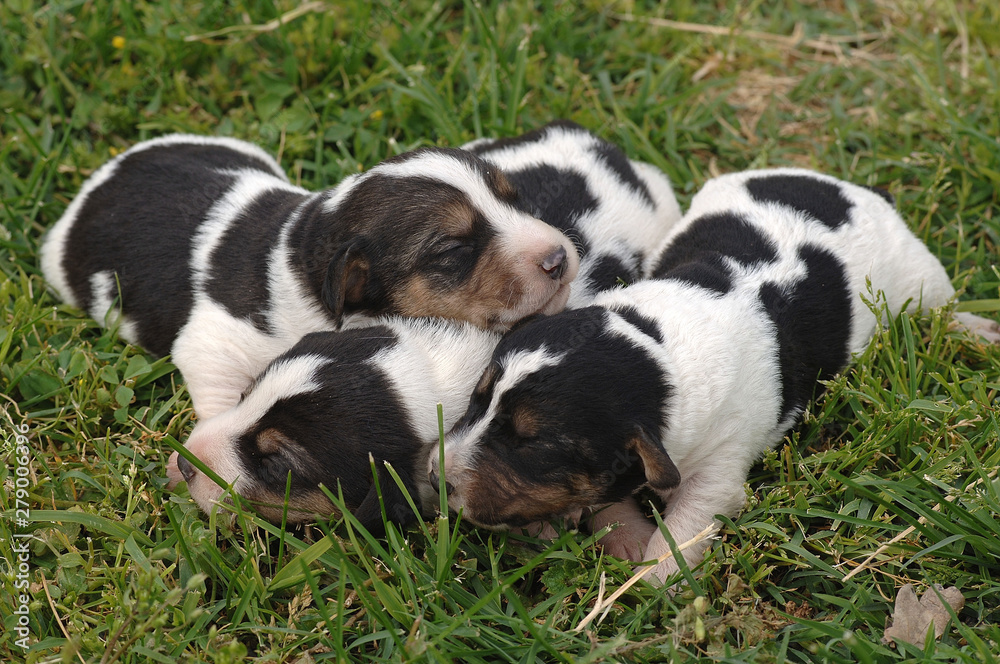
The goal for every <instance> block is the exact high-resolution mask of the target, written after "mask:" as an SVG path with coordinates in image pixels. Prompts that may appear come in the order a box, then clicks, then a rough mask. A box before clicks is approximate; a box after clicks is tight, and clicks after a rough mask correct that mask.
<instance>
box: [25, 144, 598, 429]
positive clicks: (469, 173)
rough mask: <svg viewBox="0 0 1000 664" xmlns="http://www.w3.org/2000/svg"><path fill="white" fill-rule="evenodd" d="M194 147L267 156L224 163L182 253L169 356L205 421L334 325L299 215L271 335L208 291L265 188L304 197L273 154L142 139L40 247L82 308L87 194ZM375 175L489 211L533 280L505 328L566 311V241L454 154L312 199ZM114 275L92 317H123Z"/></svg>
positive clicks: (130, 333) (332, 203)
mask: <svg viewBox="0 0 1000 664" xmlns="http://www.w3.org/2000/svg"><path fill="white" fill-rule="evenodd" d="M190 143H195V144H198V145H213V146H220V147H223V148H228V149H232V150H236V151H238V152H241V153H244V154H247V155H250V156H253V157H255V158H257V159H259V160H261V161H262V162H263V163H264V165H265V168H266V170H254V169H241V170H236V171H233V170H227V169H220V171H219V173H220V175H225V176H227V177H233V176H235V177H236V178H237V180H236V182H235V183H234V184H233V185H232V186H231V187H230V188H229V189H228V190H227V191H226V192H225V194H224V195H223V196H221V197H220V199H219V200H218V201H217V202H216V203H215V205H214V206H213V207H212V208H211V210H210V211H209V212H208V213H207V214H206V216H205V219H204V220H202V221H201V223H200V225H199V227H198V228H197V230H196V231H195V233H194V235H193V237H192V240H191V253H190V255H189V256H183V257H182V256H178V257H177V258H178V259H179V260H180V259H183V260H188V262H189V263H190V266H191V271H192V277H193V278H192V308H191V312H190V316H189V318H188V321H187V323H186V325H185V326H184V327H183V328H182V329H181V330H180V332H179V333H178V336H177V338H176V339H175V340H174V342H173V345H172V347H171V355H172V359H173V361H174V362H175V364H176V365H177V367H178V368H179V369H180V370H181V373H182V374H183V375H184V378H185V380H186V382H187V384H188V388H189V391H190V393H191V398H192V401H193V402H194V407H195V410H196V412H197V413H198V415H199V417H201V418H203V419H205V418H211V417H213V416H215V415H217V414H219V413H221V412H223V411H225V410H226V409H227V408H229V407H231V406H233V405H234V404H235V403H236V401H237V399H238V397H239V395H240V392H241V391H242V389H243V388H244V387H246V385H247V383H248V382H249V380H250V379H252V378H253V377H254V376H256V375H257V374H258V373H259V372H260V371H261V370H263V369H264V367H266V366H267V364H268V362H270V361H271V360H272V359H273V358H274V357H276V356H277V355H278V354H280V353H281V352H283V351H284V350H287V349H288V348H290V347H291V346H292V345H293V344H294V343H295V342H296V341H297V340H298V339H299V338H301V337H302V336H303V335H305V334H308V333H310V332H316V331H324V330H329V329H332V328H333V326H334V322H333V320H332V319H331V317H330V315H329V313H328V312H327V310H326V308H325V306H324V305H323V304H322V303H321V302H319V301H318V300H317V299H316V298H315V297H314V296H313V295H312V294H311V293H310V292H309V291H308V289H306V288H305V285H304V284H302V283H300V278H299V277H298V275H297V273H296V271H295V270H293V269H292V266H291V265H290V255H291V248H290V247H289V241H290V231H291V229H292V227H293V226H294V225H295V222H296V220H297V218H298V214H299V211H296V213H294V214H292V215H290V216H289V218H288V219H287V220H285V222H284V223H285V225H284V227H283V229H282V233H281V236H280V239H279V241H278V242H277V243H276V245H275V246H274V247H272V248H271V249H270V252H269V256H268V258H267V264H268V276H267V279H268V284H267V287H268V292H269V293H270V294H271V297H270V309H269V311H268V312H267V324H268V330H267V331H266V332H265V331H262V330H260V329H258V328H256V327H254V326H253V325H252V324H250V323H249V322H248V321H246V320H240V319H237V318H234V317H233V316H232V315H230V314H229V313H228V312H227V310H226V308H225V307H224V306H223V305H222V304H220V303H218V302H216V301H214V300H213V298H212V297H211V296H210V295H209V294H208V293H207V292H206V283H207V280H208V276H209V275H210V274H211V269H212V265H211V258H212V255H213V251H214V250H215V248H216V247H217V246H218V244H219V242H220V241H221V240H222V238H223V237H224V235H225V233H226V231H227V229H228V228H229V227H230V226H231V225H232V223H233V222H234V220H235V219H236V217H237V216H238V215H239V214H240V213H241V211H243V210H245V209H246V208H247V206H249V205H250V204H251V203H252V202H253V201H254V200H255V198H256V197H257V196H259V195H260V194H261V193H262V192H263V191H267V190H273V189H280V190H287V191H292V192H295V193H298V194H303V195H308V192H306V191H305V190H304V189H302V188H300V187H296V186H293V185H291V184H289V182H288V179H287V177H286V176H285V174H284V172H283V171H282V170H281V168H280V166H279V165H278V164H277V162H275V161H274V159H273V158H272V157H271V156H270V155H268V154H267V153H266V152H265V151H264V150H262V149H260V148H259V147H257V146H255V145H253V144H250V143H245V142H243V141H239V140H236V139H231V138H215V137H203V136H190V135H183V134H178V135H170V136H164V137H161V138H157V139H153V140H150V141H146V142H143V143H139V144H137V145H135V146H134V147H132V148H131V149H130V150H128V151H127V152H125V153H123V154H121V155H119V156H117V157H116V158H114V159H112V160H111V161H110V162H108V163H107V164H105V165H104V166H102V167H101V168H100V169H99V170H98V171H97V172H96V173H95V174H94V176H92V177H91V178H90V179H89V180H87V182H86V183H85V184H84V186H83V187H82V189H81V191H80V193H79V194H78V195H77V196H76V198H74V200H73V202H72V203H71V204H70V206H69V207H68V208H67V210H66V212H65V214H64V215H63V216H62V218H61V219H60V220H59V221H58V222H57V223H56V225H55V226H54V227H53V229H52V230H51V231H50V233H49V235H48V237H47V239H46V242H45V243H44V245H43V247H42V250H41V262H42V268H43V271H44V273H45V275H46V277H47V279H48V280H49V281H50V283H51V284H52V285H53V287H54V288H55V289H56V291H57V292H58V293H59V295H60V296H61V297H62V298H63V299H65V300H66V301H68V302H70V303H71V304H77V303H76V301H75V298H73V296H72V291H71V290H70V288H69V284H68V283H67V276H66V273H65V270H64V269H63V268H62V260H63V256H64V254H65V250H66V241H67V238H68V235H69V231H70V229H71V228H72V226H73V224H74V222H75V221H76V219H77V217H78V215H79V212H80V209H81V208H82V206H83V205H84V203H85V201H86V200H87V198H88V196H89V195H90V194H91V193H92V192H93V191H94V190H95V189H96V188H97V187H98V186H100V185H101V184H103V183H105V182H107V181H108V180H109V179H111V178H113V177H114V176H115V174H116V172H117V169H118V166H119V164H120V163H121V161H122V159H124V158H125V157H126V155H129V154H133V153H135V152H140V151H144V150H148V149H149V148H151V147H154V146H170V145H180V144H190ZM374 173H382V174H385V175H389V176H400V177H402V176H408V175H416V176H422V177H428V178H434V179H438V180H441V181H443V182H446V183H449V184H452V185H453V186H455V187H457V188H459V189H461V190H462V191H463V192H464V193H465V194H467V195H468V196H469V197H470V199H471V200H472V202H473V203H474V204H475V205H477V206H478V207H479V208H480V209H481V210H482V211H483V213H484V214H485V216H486V217H487V218H488V219H489V221H490V224H491V225H493V226H495V228H496V229H497V230H498V231H499V242H500V246H501V248H502V249H505V250H506V251H507V253H508V254H509V255H508V261H509V263H510V264H511V266H512V267H513V269H514V270H515V271H516V272H518V273H519V274H521V275H523V276H524V277H525V279H524V283H525V284H529V285H531V286H532V287H531V288H530V289H528V292H527V293H526V294H525V297H524V298H523V300H522V301H519V302H518V303H517V306H516V307H510V310H509V311H506V312H505V316H504V320H502V321H501V323H502V324H505V325H509V324H512V323H513V322H515V321H516V320H519V319H520V318H522V317H524V316H526V315H529V314H532V313H535V312H537V311H542V312H544V313H553V312H555V311H559V310H561V309H562V308H563V306H564V305H565V302H566V299H567V298H568V296H569V281H571V280H572V278H573V277H574V276H575V275H576V272H577V269H578V266H579V259H578V257H577V256H576V254H575V252H573V251H572V246H571V244H570V243H569V241H568V240H567V238H566V237H565V236H563V235H562V233H560V232H559V231H558V230H557V229H555V228H553V227H551V226H549V225H548V224H545V223H543V222H541V221H539V220H538V219H535V218H533V217H531V216H530V215H527V214H524V213H523V212H520V211H518V210H516V209H515V208H513V207H511V206H510V205H508V204H506V203H503V202H501V201H499V200H498V199H497V198H496V197H495V196H494V195H493V194H492V193H491V192H490V190H489V188H488V187H487V186H486V184H485V183H484V182H483V180H482V178H481V176H480V174H479V173H478V172H476V171H475V169H470V168H468V167H466V166H463V165H462V163H461V162H460V161H458V160H455V159H452V158H448V157H447V156H446V155H441V154H437V153H424V154H422V155H418V156H415V157H413V158H411V159H409V160H405V161H402V162H399V163H395V164H380V165H378V166H376V167H374V168H373V169H371V170H369V171H367V172H366V173H363V174H359V175H353V176H350V177H348V178H346V179H345V180H344V181H343V182H342V183H341V185H338V186H337V187H335V188H333V189H331V190H327V191H324V192H321V193H319V194H315V195H317V196H323V197H325V200H324V203H323V207H324V208H325V209H326V210H334V209H336V208H337V207H338V206H339V205H340V204H341V202H342V201H343V200H344V198H345V197H346V196H347V195H348V193H349V192H350V191H351V190H352V189H353V188H354V187H355V186H357V184H358V183H359V182H362V181H363V180H364V179H365V178H368V177H371V175H372V174H374ZM300 210H301V208H300ZM560 245H562V246H565V247H567V249H569V252H568V255H567V258H566V270H565V273H564V275H563V278H562V279H561V280H560V281H559V282H558V283H557V282H552V280H551V279H549V278H547V277H546V276H545V275H542V274H541V273H540V272H539V265H540V263H541V261H542V260H543V259H544V258H545V257H546V256H547V255H549V254H551V253H552V251H554V250H555V248H556V247H557V246H560ZM110 277H111V275H109V274H104V273H101V274H99V275H94V277H93V278H92V280H91V281H92V283H91V284H89V286H90V287H91V288H92V289H95V293H96V295H97V297H95V299H94V306H92V307H90V309H91V310H90V311H89V312H88V313H89V314H90V315H91V316H93V317H94V318H95V319H97V320H98V321H101V322H106V323H108V324H110V323H111V322H113V321H115V320H116V319H117V317H118V313H119V312H118V311H117V308H115V307H113V305H114V302H115V301H114V299H112V298H110V297H109V295H108V294H109V293H110V292H114V290H113V289H112V290H109V286H110V283H111V282H110V281H109V279H110ZM509 306H510V303H508V302H497V308H498V309H500V308H505V307H509ZM113 308H114V309H115V310H112V309H113ZM365 318H366V317H365V316H363V315H362V314H352V315H348V316H347V317H346V318H345V321H344V325H345V326H352V325H356V324H363V320H364V319H365ZM120 329H121V334H122V336H123V338H125V339H127V340H128V341H130V342H136V341H137V338H136V336H135V328H134V327H133V326H132V324H131V322H130V321H128V320H127V319H124V318H123V319H121V328H120Z"/></svg>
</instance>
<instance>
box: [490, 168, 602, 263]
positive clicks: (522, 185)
mask: <svg viewBox="0 0 1000 664" xmlns="http://www.w3.org/2000/svg"><path fill="white" fill-rule="evenodd" d="M507 179H509V180H510V181H511V182H512V183H513V184H514V186H515V187H517V192H518V201H519V203H518V207H520V208H521V209H522V210H524V211H525V212H527V213H528V214H530V215H532V216H534V217H537V218H539V219H541V220H542V221H544V222H545V223H547V224H549V225H551V226H555V227H556V228H558V229H559V230H561V231H563V232H564V233H569V234H570V235H571V236H573V242H574V243H575V244H576V245H577V247H576V249H577V252H579V253H580V255H581V256H583V255H584V254H585V253H586V251H587V249H588V247H586V246H582V245H583V242H582V241H581V239H580V237H579V235H578V234H577V233H573V232H572V231H573V229H574V228H575V227H576V222H577V221H578V220H579V219H580V217H582V216H583V215H585V214H589V213H591V212H593V211H594V210H596V209H597V199H596V198H595V197H594V195H593V194H592V193H591V191H590V190H589V189H588V188H587V180H586V179H585V178H584V177H583V176H582V175H580V174H579V173H576V172H574V171H571V170H565V169H557V168H554V167H552V166H549V165H548V164H542V165H540V166H533V167H531V168H525V169H521V170H517V171H508V172H507Z"/></svg>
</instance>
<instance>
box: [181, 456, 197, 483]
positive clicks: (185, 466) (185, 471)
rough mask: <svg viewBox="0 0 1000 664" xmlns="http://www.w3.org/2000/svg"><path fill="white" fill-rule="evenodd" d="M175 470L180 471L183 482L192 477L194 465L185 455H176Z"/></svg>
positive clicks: (188, 480)
mask: <svg viewBox="0 0 1000 664" xmlns="http://www.w3.org/2000/svg"><path fill="white" fill-rule="evenodd" d="M177 470H179V471H181V475H183V476H184V481H185V482H190V481H191V479H192V478H194V473H195V470H194V466H192V465H191V462H190V461H188V460H187V458H186V457H182V456H180V455H177Z"/></svg>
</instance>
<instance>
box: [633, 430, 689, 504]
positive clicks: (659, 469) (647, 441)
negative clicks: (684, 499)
mask: <svg viewBox="0 0 1000 664" xmlns="http://www.w3.org/2000/svg"><path fill="white" fill-rule="evenodd" d="M628 449H629V450H631V451H633V452H635V453H636V454H638V455H639V459H640V460H641V461H642V467H643V469H644V470H645V471H646V483H647V484H649V486H650V487H652V488H653V489H654V490H655V491H666V490H667V489H672V488H674V487H675V486H677V485H678V484H680V483H681V474H680V471H678V470H677V466H675V465H674V462H673V460H672V459H671V458H670V455H669V454H667V452H666V450H664V449H663V445H661V444H660V440H659V436H658V435H657V436H654V435H651V434H649V433H648V432H647V431H646V429H644V428H643V427H641V426H640V427H637V428H636V433H635V435H634V436H632V438H631V439H630V440H629V441H628Z"/></svg>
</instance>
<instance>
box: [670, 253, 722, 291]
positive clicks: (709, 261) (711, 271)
mask: <svg viewBox="0 0 1000 664" xmlns="http://www.w3.org/2000/svg"><path fill="white" fill-rule="evenodd" d="M656 278H657V279H672V280H674V281H681V282H684V283H686V284H691V285H692V286H698V287H699V288H704V289H705V290H709V291H713V292H715V293H718V294H719V295H725V294H726V293H728V292H729V291H730V290H731V289H732V287H733V279H732V276H731V275H730V274H729V266H728V265H726V261H725V257H724V256H723V255H722V254H707V255H705V256H702V258H701V261H700V262H698V263H685V264H683V265H679V266H677V267H675V268H674V269H672V270H670V271H669V272H666V273H663V274H660V275H658V276H657V277H656Z"/></svg>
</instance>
